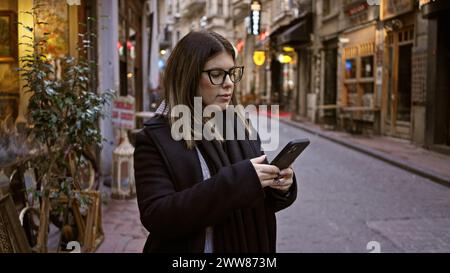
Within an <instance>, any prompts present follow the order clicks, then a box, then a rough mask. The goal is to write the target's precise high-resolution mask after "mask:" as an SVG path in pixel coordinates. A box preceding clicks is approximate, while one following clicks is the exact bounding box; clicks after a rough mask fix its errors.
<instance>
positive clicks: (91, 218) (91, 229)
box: [82, 191, 104, 252]
mask: <svg viewBox="0 0 450 273" xmlns="http://www.w3.org/2000/svg"><path fill="white" fill-rule="evenodd" d="M82 194H86V195H87V196H89V198H90V201H91V203H90V204H89V208H88V212H87V217H86V225H85V230H84V245H83V252H95V250H96V249H97V248H98V247H99V245H100V244H101V243H102V242H103V239H104V232H103V227H102V207H101V196H100V192H99V191H86V192H82Z"/></svg>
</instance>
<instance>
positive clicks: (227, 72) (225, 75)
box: [202, 66, 244, 85]
mask: <svg viewBox="0 0 450 273" xmlns="http://www.w3.org/2000/svg"><path fill="white" fill-rule="evenodd" d="M236 68H240V69H242V73H241V76H240V78H239V80H237V81H233V80H232V79H231V71H232V70H233V69H236ZM212 71H223V72H224V73H225V74H224V75H223V79H222V82H221V83H214V82H213V80H212V78H211V72H212ZM202 72H205V73H208V77H209V81H210V82H211V84H212V85H222V84H223V83H224V82H225V78H226V77H227V75H228V76H229V77H230V80H231V82H232V83H238V82H240V81H241V80H242V77H243V76H244V66H234V67H232V68H230V69H229V70H228V71H226V70H223V69H220V68H213V69H208V70H203V71H202Z"/></svg>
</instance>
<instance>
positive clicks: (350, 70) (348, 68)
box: [345, 59, 356, 79]
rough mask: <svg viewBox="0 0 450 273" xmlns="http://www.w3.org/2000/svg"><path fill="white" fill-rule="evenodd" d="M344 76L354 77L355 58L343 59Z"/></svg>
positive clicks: (347, 77)
mask: <svg viewBox="0 0 450 273" xmlns="http://www.w3.org/2000/svg"><path fill="white" fill-rule="evenodd" d="M345 78H346V79H354V78H356V59H347V60H346V61H345Z"/></svg>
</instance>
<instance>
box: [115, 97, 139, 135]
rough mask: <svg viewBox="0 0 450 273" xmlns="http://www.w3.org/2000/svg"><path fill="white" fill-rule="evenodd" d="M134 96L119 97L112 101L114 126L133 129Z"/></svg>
mask: <svg viewBox="0 0 450 273" xmlns="http://www.w3.org/2000/svg"><path fill="white" fill-rule="evenodd" d="M134 116H135V113H134V98H133V97H119V98H117V99H116V100H115V101H114V104H113V109H112V114H111V118H112V123H113V126H114V127H116V128H123V129H134V127H135V122H134Z"/></svg>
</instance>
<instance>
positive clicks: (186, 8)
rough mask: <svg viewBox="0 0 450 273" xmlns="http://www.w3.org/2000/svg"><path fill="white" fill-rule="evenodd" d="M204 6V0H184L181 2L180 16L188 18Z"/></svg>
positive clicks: (200, 10)
mask: <svg viewBox="0 0 450 273" xmlns="http://www.w3.org/2000/svg"><path fill="white" fill-rule="evenodd" d="M205 7H206V0H185V1H183V4H182V11H181V16H182V17H187V18H190V17H192V16H194V15H195V14H201V13H203V12H202V11H204V9H205Z"/></svg>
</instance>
